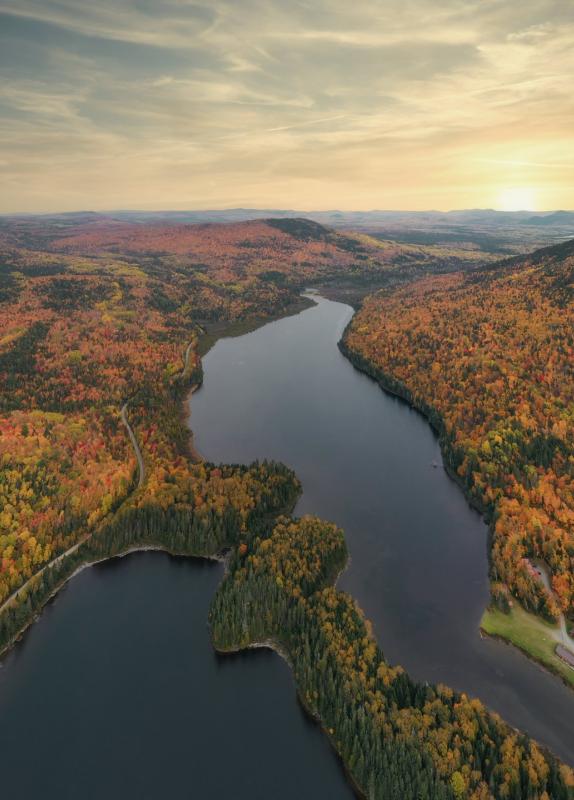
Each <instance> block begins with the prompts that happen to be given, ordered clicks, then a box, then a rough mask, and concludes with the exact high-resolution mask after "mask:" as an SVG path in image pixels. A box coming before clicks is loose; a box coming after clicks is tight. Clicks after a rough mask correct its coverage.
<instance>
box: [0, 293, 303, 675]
mask: <svg viewBox="0 0 574 800" xmlns="http://www.w3.org/2000/svg"><path fill="white" fill-rule="evenodd" d="M314 305H316V304H315V303H314V302H313V301H312V300H310V299H309V298H306V297H303V296H302V295H301V296H300V298H299V300H298V301H296V302H294V303H292V304H290V305H289V306H288V307H287V308H286V309H285V310H284V313H277V314H273V315H270V316H269V317H268V318H265V317H257V318H255V319H252V320H246V321H241V322H240V323H227V324H223V325H222V326H221V330H218V331H217V333H215V332H212V333H209V332H207V331H205V330H204V329H203V328H201V330H202V331H203V333H202V334H201V335H200V337H199V339H198V349H197V352H198V353H199V355H200V359H203V356H204V355H206V354H207V353H208V352H209V350H211V348H212V347H213V346H214V345H215V344H216V343H217V341H219V339H222V338H227V337H228V336H231V337H235V336H242V335H244V334H245V333H248V332H250V331H252V330H256V329H257V328H260V327H263V326H264V325H266V324H267V323H269V322H275V321H277V320H280V319H284V318H286V317H289V316H294V315H296V314H300V313H301V312H302V311H305V310H307V309H308V308H311V307H312V306H314ZM217 327H219V326H217ZM192 344H193V342H189V343H188V344H187V346H186V349H185V351H184V356H183V368H182V371H181V376H182V377H184V378H185V376H186V373H187V370H188V366H189V356H190V354H191V345H192ZM201 385H202V379H200V380H199V382H197V383H195V384H192V386H191V387H190V388H189V389H188V390H187V391H185V390H184V391H183V392H182V399H181V405H180V409H181V418H180V422H183V424H184V425H185V427H186V429H187V430H188V431H189V436H190V441H189V445H188V454H189V457H190V459H191V463H200V462H203V461H205V460H206V459H204V458H203V457H202V456H201V454H200V453H199V451H197V450H196V448H195V446H194V444H193V429H192V428H191V425H190V424H189V418H190V403H189V401H190V400H191V396H192V395H193V394H194V393H195V392H196V391H197V390H198V389H199V388H200V387H201ZM128 402H129V401H127V402H126V403H124V405H123V406H122V408H121V409H120V416H121V418H122V422H123V423H124V425H125V426H126V428H127V432H128V434H130V433H131V435H129V436H128V439H129V441H130V443H131V444H132V446H133V449H134V453H135V456H136V464H137V467H138V480H137V482H136V485H135V486H134V487H133V489H132V491H130V492H129V494H128V496H127V497H126V498H124V499H123V500H122V502H121V503H120V506H119V507H118V508H116V509H115V510H114V512H113V513H114V514H116V513H117V512H118V511H119V510H120V509H121V508H122V506H123V505H124V503H125V502H126V500H127V499H128V498H129V497H130V496H131V494H132V492H133V491H139V490H140V489H141V488H142V486H143V484H145V480H144V478H145V464H144V467H143V470H144V471H143V474H142V471H141V469H140V458H141V463H142V464H143V456H142V454H141V452H140V450H139V445H138V444H137V439H136V437H135V432H133V430H132V429H131V425H130V423H129V422H128V421H127V408H126V406H127V404H128ZM184 410H185V414H184ZM122 412H123V413H122ZM124 417H125V419H124ZM132 437H133V438H132ZM94 533H96V532H95V531H93V532H92V533H90V534H88V535H86V536H84V537H82V538H80V539H79V540H78V541H77V542H76V543H75V544H73V545H72V547H70V548H69V549H68V550H66V551H65V552H64V553H61V554H60V555H59V556H56V557H55V558H54V559H53V560H52V561H50V562H48V563H47V564H45V565H44V566H43V567H42V568H41V569H39V570H38V572H36V573H35V574H34V575H32V576H30V578H28V580H27V581H26V582H25V583H23V584H22V585H21V586H19V587H18V588H17V589H16V590H15V591H14V592H13V593H12V594H11V595H9V596H8V597H7V598H6V599H5V600H4V601H3V603H2V604H1V605H0V617H1V615H2V614H4V613H8V612H9V611H10V610H11V609H12V607H13V604H14V601H15V600H16V599H17V598H18V596H19V595H20V593H21V592H26V589H27V588H29V587H30V586H31V585H32V584H33V583H34V581H35V580H37V579H39V578H41V576H42V575H43V574H44V572H46V571H47V570H48V569H50V568H53V567H56V566H60V565H64V566H65V564H66V561H67V559H68V557H69V556H73V555H74V553H75V552H76V551H77V550H78V549H79V548H80V547H82V546H83V545H84V544H86V543H87V542H88V541H89V540H90V539H91V538H92V536H93V535H94ZM139 550H158V551H163V552H166V553H168V555H173V556H174V557H179V556H181V557H186V558H188V557H189V558H204V557H205V558H207V559H211V560H217V561H222V562H223V563H225V561H226V559H225V557H224V556H222V557H221V558H218V557H217V556H201V555H199V556H190V555H189V554H187V553H173V552H171V551H169V550H168V549H167V548H164V547H161V546H157V547H156V546H153V545H150V546H147V545H145V546H142V547H139V546H135V548H134V549H132V550H128V551H126V552H125V553H121V554H118V555H117V556H116V555H110V556H106V557H105V558H102V559H98V561H94V562H92V561H88V562H86V563H85V564H82V565H80V566H79V567H78V568H77V569H76V570H74V572H73V573H72V574H70V575H69V576H67V577H65V578H64V579H63V580H62V581H60V582H58V583H57V584H56V585H55V586H54V588H53V590H52V591H50V592H49V594H48V595H46V598H45V599H44V602H43V603H42V605H41V607H40V608H39V609H38V610H37V611H35V612H32V613H31V614H30V616H29V617H27V618H26V619H25V620H24V621H23V622H22V625H21V626H20V627H19V628H18V629H17V631H16V632H15V633H14V634H13V636H11V637H10V639H9V640H8V641H7V642H6V644H5V645H4V646H3V647H0V666H1V662H2V660H3V659H4V658H5V657H6V656H7V654H8V653H10V651H11V649H12V648H13V647H14V645H15V644H17V643H18V642H19V641H20V640H21V639H22V637H23V636H24V635H25V633H26V631H27V630H28V629H29V628H30V627H31V626H32V625H33V624H34V623H35V622H36V621H37V620H38V619H39V618H40V617H41V615H42V612H43V610H44V608H45V607H46V605H47V604H48V602H50V601H51V600H53V598H54V597H55V596H56V595H57V594H58V592H59V591H60V589H62V588H63V587H64V586H65V585H66V584H67V583H68V581H69V580H71V578H72V577H74V576H75V575H77V574H79V572H81V571H82V570H83V569H85V568H87V567H89V566H92V565H94V564H97V563H101V562H104V561H108V560H110V559H112V558H116V557H118V558H120V557H122V556H123V555H129V553H130V552H137V551H139ZM15 607H16V608H17V606H15Z"/></svg>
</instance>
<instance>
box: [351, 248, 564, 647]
mask: <svg viewBox="0 0 574 800" xmlns="http://www.w3.org/2000/svg"><path fill="white" fill-rule="evenodd" d="M573 291H574V242H572V241H569V242H566V243H564V244H560V245H557V246H554V247H550V248H545V249H543V250H540V251H537V252H535V253H533V254H531V255H529V256H526V257H522V258H515V259H511V260H505V261H501V262H498V263H497V264H495V265H493V266H490V267H485V268H482V269H479V270H477V271H475V272H473V273H470V274H463V273H458V274H454V275H447V276H436V277H432V278H429V279H428V280H424V281H421V282H419V283H417V284H413V285H411V286H408V287H403V288H399V289H397V290H390V291H383V292H381V293H379V294H378V295H376V296H373V297H371V298H369V299H368V300H367V301H366V302H365V304H364V306H363V308H362V310H361V311H360V313H359V314H358V315H357V316H356V317H355V319H354V321H353V324H352V327H351V329H350V330H349V332H348V334H347V337H346V342H345V346H346V347H347V348H348V350H349V352H350V354H351V356H352V357H354V359H355V361H356V362H360V365H362V366H363V367H364V368H366V369H369V370H371V371H372V372H375V373H376V374H377V376H378V377H379V378H380V380H381V381H383V382H384V383H386V384H387V385H389V386H390V387H391V388H393V389H395V390H396V391H398V392H400V393H401V394H403V395H404V396H405V397H406V398H407V399H409V400H410V401H411V402H412V403H413V404H414V405H416V406H418V407H419V408H421V409H422V410H424V411H425V412H426V413H427V414H428V416H429V417H430V418H431V419H432V420H433V422H434V424H435V425H436V427H437V428H438V429H439V430H440V431H441V436H442V442H443V446H444V451H445V455H446V460H447V462H448V465H449V467H450V469H451V470H452V471H453V472H454V473H455V474H456V475H457V476H458V478H459V479H460V481H461V482H462V483H463V484H464V486H465V488H466V491H467V492H468V494H469V496H470V497H471V498H472V499H473V501H475V502H476V503H477V504H478V505H479V506H480V507H481V508H482V509H484V510H485V512H486V514H487V515H488V516H489V518H490V519H491V520H492V531H493V537H492V553H491V577H492V588H493V596H494V598H495V600H496V603H497V604H498V605H499V606H500V608H502V609H504V610H505V611H509V610H510V607H511V606H512V598H513V599H514V601H516V600H518V601H519V603H520V604H522V606H524V607H525V608H526V609H528V610H530V611H533V612H536V613H538V614H540V615H542V616H544V617H545V618H547V619H549V620H551V621H552V620H554V621H556V620H558V619H559V618H560V616H561V614H562V613H564V614H565V616H566V620H567V622H568V621H569V625H570V626H571V625H572V624H573V623H574V306H573V302H572V300H573ZM538 559H539V560H540V561H541V562H542V563H543V565H545V568H546V569H547V570H548V571H549V576H550V591H549V590H548V589H547V588H546V586H545V584H544V580H543V579H542V577H541V575H540V574H539V573H538V571H537V570H536V568H535V566H536V562H537V560H538ZM550 655H551V654H550ZM550 655H549V658H550ZM539 657H540V656H539Z"/></svg>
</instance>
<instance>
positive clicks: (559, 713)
mask: <svg viewBox="0 0 574 800" xmlns="http://www.w3.org/2000/svg"><path fill="white" fill-rule="evenodd" d="M316 299H317V306H315V307H314V308H310V309H308V310H306V311H304V312H303V313H301V314H299V315H297V316H294V317H289V318H286V319H283V320H279V321H277V322H273V323H270V324H268V325H266V326H265V327H263V328H260V329H259V330H257V331H254V332H253V333H249V334H247V335H245V336H242V337H239V338H236V339H222V340H220V341H219V342H218V343H217V344H216V345H215V347H214V348H213V349H212V350H211V351H210V352H209V353H208V355H207V356H206V358H205V359H204V371H205V381H204V384H203V386H202V388H201V389H200V390H199V391H198V392H197V393H196V394H195V395H194V396H193V399H192V401H191V416H190V425H191V427H192V429H193V431H194V433H195V443H196V446H197V448H198V450H199V451H200V453H202V454H203V455H204V456H205V457H206V458H209V459H210V460H211V461H225V462H250V461H253V460H254V459H264V458H273V459H277V460H281V461H283V462H285V463H286V464H288V465H289V466H290V467H292V468H293V469H295V471H296V472H297V475H298V476H299V478H300V479H301V480H302V482H303V488H304V494H303V497H302V498H301V500H300V502H299V504H298V507H297V509H296V513H297V514H305V513H313V514H318V515H319V516H321V517H324V518H326V519H330V520H332V521H334V522H336V523H337V524H338V525H340V526H341V527H342V528H344V530H345V535H346V538H347V543H348V546H349V550H350V553H351V563H350V565H349V568H348V569H347V571H346V572H345V573H344V574H343V576H342V577H341V579H340V582H339V587H340V588H342V589H344V590H346V591H349V592H350V593H351V594H352V595H354V597H356V598H357V600H358V601H359V603H360V605H361V606H362V608H363V609H364V611H365V613H366V615H367V616H368V617H369V619H371V621H372V622H373V624H374V628H375V632H376V634H377V638H378V640H379V642H380V644H381V646H382V648H383V651H384V653H385V655H386V657H387V659H388V660H389V661H390V662H392V663H393V664H396V663H399V664H402V665H403V666H404V667H405V668H406V669H407V670H408V671H409V672H410V673H411V675H413V677H415V678H417V679H419V680H421V681H429V682H442V683H446V684H447V685H450V686H452V687H454V688H456V689H458V690H461V691H465V692H467V693H468V694H470V695H472V696H474V697H478V698H480V699H481V700H482V701H483V702H484V703H485V704H486V705H487V706H489V707H490V708H491V709H493V710H495V711H497V712H498V713H500V715H501V716H502V717H503V718H504V719H506V720H507V721H508V722H509V723H510V724H511V725H514V726H515V727H517V728H520V729H522V730H525V731H527V732H528V733H530V734H531V735H532V736H533V737H535V738H536V739H538V740H539V741H540V742H542V743H543V744H545V745H547V746H548V747H550V748H551V749H552V750H553V751H554V752H555V753H556V754H557V755H558V756H560V757H561V758H563V759H564V760H566V761H568V762H569V763H571V764H574V692H572V690H571V689H568V688H567V687H566V686H564V685H563V684H562V683H561V682H560V681H559V680H558V679H557V678H555V677H554V676H552V675H550V674H549V673H547V672H546V671H545V670H543V669H542V668H541V667H539V666H538V665H537V664H534V663H533V662H530V661H529V660H528V659H527V658H526V657H524V656H523V655H522V654H521V653H519V652H518V651H516V650H515V649H513V648H511V647H509V646H508V645H505V644H503V643H501V642H496V641H493V640H486V639H481V637H480V635H479V630H478V625H479V620H480V617H481V615H482V611H483V609H484V606H485V603H486V602H487V599H488V579H487V575H488V564H487V528H486V526H485V525H484V523H483V521H482V519H481V517H480V516H479V515H478V514H477V513H476V512H475V511H473V510H472V509H471V508H470V507H469V506H468V504H467V503H466V500H465V499H464V497H463V495H462V493H461V491H460V490H459V488H458V487H457V486H456V485H455V484H454V483H453V482H452V481H451V480H450V479H449V477H448V476H447V474H446V473H445V471H444V470H443V469H442V468H441V467H439V468H435V467H433V462H438V464H439V465H440V464H441V457H440V450H439V446H438V441H437V438H436V436H435V435H434V433H433V432H432V431H431V429H430V427H429V425H428V424H427V422H426V421H425V420H424V419H423V417H422V416H420V415H419V414H418V413H417V412H415V411H413V410H412V409H410V408H409V407H408V406H407V405H406V404H405V403H403V402H402V401H400V400H398V399H396V398H394V397H392V396H390V395H388V394H386V393H385V392H383V391H382V390H381V389H380V388H379V387H378V386H377V385H376V384H375V383H374V382H373V381H371V380H370V379H369V378H367V377H366V376H364V375H362V374H361V373H359V372H357V371H356V370H355V369H354V368H353V367H352V366H351V364H350V363H349V362H348V361H347V360H346V359H345V358H344V357H343V356H342V355H341V354H340V353H339V351H338V348H337V342H338V340H339V339H340V337H341V335H342V333H343V330H344V328H345V326H346V324H347V323H348V322H349V320H350V319H351V317H352V309H351V308H350V307H349V306H347V305H344V304H342V303H336V302H332V301H328V300H325V299H323V298H321V297H317V298H316Z"/></svg>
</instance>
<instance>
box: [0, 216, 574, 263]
mask: <svg viewBox="0 0 574 800" xmlns="http://www.w3.org/2000/svg"><path fill="white" fill-rule="evenodd" d="M30 216H33V215H26V216H24V215H13V216H11V217H4V218H2V217H0V227H1V226H2V225H3V224H6V222H7V221H9V220H10V219H12V220H14V219H21V220H24V219H28V220H29V219H30ZM302 217H304V218H305V219H308V220H313V221H315V222H318V223H320V224H322V225H326V226H329V227H332V228H338V229H343V230H347V231H356V232H359V233H368V234H370V235H371V236H374V237H376V238H379V239H385V240H392V241H396V242H401V243H407V244H418V245H434V244H436V245H441V246H442V245H447V246H448V247H452V245H453V244H457V245H460V247H461V248H463V249H466V250H468V249H474V250H480V251H482V252H484V253H491V254H499V255H501V256H504V255H517V254H521V253H527V252H529V251H532V250H536V249H538V248H540V247H545V246H548V245H551V244H555V243H559V242H562V241H564V240H565V239H568V238H572V237H574V211H562V210H560V211H546V212H532V211H512V212H509V211H496V210H494V209H465V210H460V211H385V210H372V211H340V210H332V211H300V210H293V209H276V208H265V209H261V208H232V209H224V210H209V209H207V210H204V211H203V210H202V211H138V210H131V211H121V210H120V211H114V210H111V211H106V212H101V213H97V212H92V211H83V212H72V213H63V214H52V215H49V219H50V223H51V224H56V225H58V226H60V227H61V228H62V229H63V230H65V229H66V228H69V227H71V226H77V225H82V224H93V223H96V224H97V223H100V224H114V223H115V224H120V223H132V224H133V223H140V224H141V223H146V224H151V225H155V224H157V225H197V224H213V223H230V222H246V221H248V220H262V219H270V218H272V219H276V220H277V219H293V218H302ZM33 218H34V219H37V220H38V222H39V223H40V224H43V222H42V220H45V219H47V218H48V216H45V217H41V216H38V217H33Z"/></svg>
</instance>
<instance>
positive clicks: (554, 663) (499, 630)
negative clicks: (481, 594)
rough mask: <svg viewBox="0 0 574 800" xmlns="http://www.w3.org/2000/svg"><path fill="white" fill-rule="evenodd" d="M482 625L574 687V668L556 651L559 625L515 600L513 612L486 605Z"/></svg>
mask: <svg viewBox="0 0 574 800" xmlns="http://www.w3.org/2000/svg"><path fill="white" fill-rule="evenodd" d="M480 627H481V630H483V631H484V632H485V633H486V634H488V635H489V636H498V637H500V638H501V639H505V640H506V641H508V642H510V643H511V644H513V645H515V647H518V648H519V649H520V650H522V651H523V652H524V653H526V654H527V655H528V656H530V657H531V658H534V659H535V660H536V661H538V662H539V663H540V664H543V665H544V666H545V667H548V669H550V670H551V671H552V672H555V673H557V674H558V675H560V677H561V678H563V679H564V680H565V682H566V683H567V684H568V685H569V686H572V688H574V669H573V668H572V667H569V666H568V665H567V664H565V663H564V661H562V660H561V659H560V658H559V657H558V656H557V655H556V653H555V652H554V651H555V648H556V645H557V641H556V633H557V631H558V626H555V625H549V624H548V623H547V622H544V621H543V620H541V619H540V618H539V617H536V616H534V614H529V613H528V612H527V611H525V610H524V609H523V608H522V607H521V606H519V605H518V604H517V603H516V602H515V603H514V607H513V608H512V610H511V612H510V614H504V613H503V612H502V611H498V610H497V609H490V608H487V609H486V611H485V612H484V615H483V617H482V620H481V622H480Z"/></svg>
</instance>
